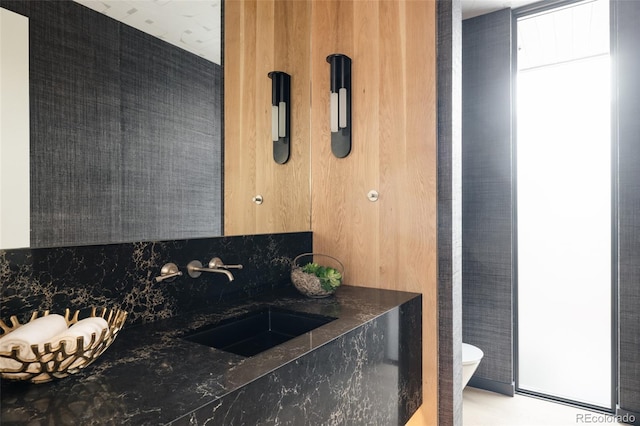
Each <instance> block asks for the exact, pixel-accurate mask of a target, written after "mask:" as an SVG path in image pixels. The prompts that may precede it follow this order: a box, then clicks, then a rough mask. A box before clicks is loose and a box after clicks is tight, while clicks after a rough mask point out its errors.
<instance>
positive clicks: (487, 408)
mask: <svg viewBox="0 0 640 426" xmlns="http://www.w3.org/2000/svg"><path fill="white" fill-rule="evenodd" d="M463 401H464V403H463V415H462V418H463V425H464V426H547V425H566V426H576V425H605V424H606V425H617V424H618V423H616V421H615V419H614V418H612V416H607V415H605V414H602V413H597V412H592V411H586V410H582V409H579V408H574V407H570V406H567V405H563V404H556V403H553V402H548V401H544V400H541V399H538V398H532V397H528V396H523V395H516V396H514V397H513V398H511V397H508V396H504V395H500V394H497V393H493V392H487V391H483V390H480V389H475V388H471V387H467V388H465V390H464V399H463Z"/></svg>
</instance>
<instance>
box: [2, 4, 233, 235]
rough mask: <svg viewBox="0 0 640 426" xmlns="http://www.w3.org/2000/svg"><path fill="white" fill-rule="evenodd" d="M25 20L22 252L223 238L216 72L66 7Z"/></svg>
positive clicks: (31, 8) (43, 9)
mask: <svg viewBox="0 0 640 426" xmlns="http://www.w3.org/2000/svg"><path fill="white" fill-rule="evenodd" d="M0 6H2V7H4V8H6V9H9V10H13V11H15V12H17V13H20V14H22V15H25V16H27V17H29V27H30V33H29V34H30V46H31V49H30V97H31V228H32V237H31V247H49V246H59V245H82V244H96V243H112V242H126V241H145V240H159V239H164V240H166V239H182V238H194V237H203V236H215V235H221V233H222V153H221V150H222V115H221V114H222V69H221V67H220V66H219V65H216V64H213V63H211V62H209V61H206V60H204V59H202V58H199V57H197V56H195V55H193V54H191V53H188V52H186V51H183V50H181V49H178V48H176V47H174V46H172V45H170V44H168V43H165V42H163V41H161V40H159V39H156V38H154V37H151V36H149V35H147V34H144V33H142V32H140V31H138V30H135V29H133V28H131V27H128V26H127V25H124V24H121V23H119V22H117V21H114V20H113V19H111V18H108V17H106V16H104V15H101V14H99V13H97V12H95V11H93V10H91V9H88V8H86V7H84V6H81V5H79V4H77V3H74V2H71V1H70V0H67V1H29V2H25V1H10V0H0Z"/></svg>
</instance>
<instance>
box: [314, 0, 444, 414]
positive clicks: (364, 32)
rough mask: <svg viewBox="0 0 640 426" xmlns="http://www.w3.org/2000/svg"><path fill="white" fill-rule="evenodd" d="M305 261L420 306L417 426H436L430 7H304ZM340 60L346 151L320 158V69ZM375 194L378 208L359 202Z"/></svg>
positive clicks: (325, 134) (324, 140)
mask: <svg viewBox="0 0 640 426" xmlns="http://www.w3.org/2000/svg"><path fill="white" fill-rule="evenodd" d="M312 4H313V8H312V13H311V16H312V25H311V39H312V55H311V61H312V69H311V72H312V88H311V89H312V95H311V97H312V99H313V103H312V108H311V129H312V131H311V142H312V151H311V158H312V167H311V169H312V179H311V182H312V191H311V193H312V220H311V223H312V230H313V239H314V251H316V252H321V253H328V254H331V255H333V256H336V257H338V258H340V259H341V260H342V261H343V262H344V264H345V266H346V269H347V271H346V274H345V275H346V276H345V281H346V284H348V285H356V286H366V287H378V288H388V289H396V290H406V291H414V292H419V293H422V294H423V328H424V334H423V356H424V361H423V382H424V388H423V391H424V404H423V408H422V412H421V413H420V415H421V421H422V422H424V424H436V423H437V383H438V382H437V377H438V363H437V351H438V343H437V251H436V244H437V241H436V224H437V218H436V207H437V204H436V195H437V194H436V191H437V186H436V172H437V169H436V49H435V46H436V26H435V2H434V1H404V0H401V1H366V2H363V1H357V0H327V1H314V2H313V3H312ZM332 53H343V54H346V55H348V56H349V57H351V59H352V60H353V63H352V84H353V100H352V102H353V122H354V125H353V147H352V152H351V154H350V155H349V156H348V157H346V158H344V159H338V158H335V157H334V156H333V155H332V154H331V150H330V132H329V117H328V112H329V108H328V105H329V64H328V63H327V62H326V60H325V58H326V56H327V55H329V54H332ZM372 189H374V190H377V191H378V192H379V194H380V198H379V200H378V201H377V202H370V201H369V200H368V199H367V193H368V191H369V190H372Z"/></svg>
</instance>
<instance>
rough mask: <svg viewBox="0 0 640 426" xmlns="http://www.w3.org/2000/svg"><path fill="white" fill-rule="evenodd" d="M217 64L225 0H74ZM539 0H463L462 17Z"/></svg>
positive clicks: (219, 60)
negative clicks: (221, 18) (223, 2)
mask: <svg viewBox="0 0 640 426" xmlns="http://www.w3.org/2000/svg"><path fill="white" fill-rule="evenodd" d="M74 1H76V2H78V3H80V4H83V5H85V6H87V7H89V8H91V9H93V10H95V11H97V12H100V13H102V14H104V15H107V16H109V17H111V18H113V19H116V20H118V21H120V22H124V23H125V24H127V25H130V26H132V27H134V28H137V29H139V30H141V31H144V32H145V33H148V34H151V35H153V36H155V37H158V38H160V39H162V40H165V41H167V42H169V43H171V44H173V45H176V46H178V47H181V48H183V49H185V50H188V51H189V52H192V53H194V54H196V55H198V56H202V57H203V58H205V59H208V60H210V61H211V62H214V63H216V64H220V63H221V58H220V56H221V46H222V31H221V22H220V17H221V16H222V11H221V7H222V1H224V0H74ZM535 1H536V0H461V3H462V18H463V19H467V18H472V17H474V16H478V15H483V14H485V13H489V12H494V11H496V10H499V9H504V8H506V7H511V8H513V9H515V8H517V7H520V6H524V5H526V4H530V3H534V2H535Z"/></svg>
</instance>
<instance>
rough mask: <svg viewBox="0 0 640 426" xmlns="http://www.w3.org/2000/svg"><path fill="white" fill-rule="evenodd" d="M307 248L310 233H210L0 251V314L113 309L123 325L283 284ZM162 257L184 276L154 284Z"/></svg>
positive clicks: (6, 317) (6, 316) (24, 317)
mask: <svg viewBox="0 0 640 426" xmlns="http://www.w3.org/2000/svg"><path fill="white" fill-rule="evenodd" d="M311 249H312V234H311V232H299V233H286V234H268V235H249V236H233V237H216V238H206V239H191V240H175V241H160V242H135V243H123V244H109V245H100V246H78V247H58V248H43V249H15V250H0V288H1V299H0V300H1V303H0V318H1V319H3V320H5V321H8V320H9V317H10V316H11V315H17V316H18V319H19V320H20V322H24V321H26V320H27V319H28V317H29V316H30V315H31V313H32V312H34V311H43V310H46V309H49V310H51V311H52V312H63V311H64V309H65V308H67V307H69V308H71V309H82V308H86V307H90V306H99V307H107V308H111V307H118V308H121V309H124V310H126V311H127V312H128V313H129V317H128V319H127V326H131V325H133V324H140V323H146V322H152V321H156V320H159V319H164V318H170V317H173V316H176V315H179V314H181V313H184V312H190V311H194V310H197V309H201V308H205V307H207V306H208V305H210V304H212V303H219V304H221V303H227V302H232V301H234V300H238V299H242V298H246V297H251V296H255V295H258V294H261V293H266V292H269V291H273V290H276V289H279V288H282V287H286V286H290V285H291V282H290V279H289V271H290V261H291V260H292V259H293V258H294V257H295V256H296V255H298V254H300V253H304V252H310V251H311ZM216 256H217V257H220V258H221V259H222V260H223V262H224V263H226V264H242V265H243V269H242V270H232V273H233V275H234V277H235V280H234V281H232V282H229V280H228V279H227V277H225V275H223V274H215V273H203V274H202V275H201V276H200V277H199V278H191V277H189V275H188V274H187V270H186V265H187V263H189V262H190V261H192V260H199V261H200V262H202V263H203V264H204V265H206V264H207V263H208V262H209V260H210V259H211V258H212V257H216ZM167 262H173V263H175V264H177V265H178V267H179V269H180V270H181V271H182V273H183V275H182V276H180V277H177V278H176V279H175V280H174V281H172V282H167V281H163V282H160V283H158V282H156V280H155V277H156V276H158V275H160V269H161V268H162V266H163V265H164V264H165V263H167Z"/></svg>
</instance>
